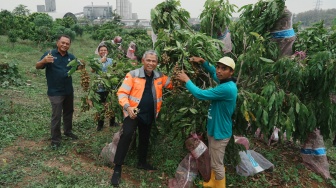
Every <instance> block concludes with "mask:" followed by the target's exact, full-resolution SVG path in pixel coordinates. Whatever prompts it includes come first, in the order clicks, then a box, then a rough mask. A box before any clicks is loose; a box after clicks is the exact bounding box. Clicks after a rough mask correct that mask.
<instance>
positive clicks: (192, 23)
mask: <svg viewBox="0 0 336 188" xmlns="http://www.w3.org/2000/svg"><path fill="white" fill-rule="evenodd" d="M188 22H189V23H190V24H191V25H195V24H200V23H201V20H200V19H199V18H189V19H188Z"/></svg>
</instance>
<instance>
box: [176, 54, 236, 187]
mask: <svg viewBox="0 0 336 188" xmlns="http://www.w3.org/2000/svg"><path fill="white" fill-rule="evenodd" d="M190 61H192V62H197V63H202V66H203V68H204V69H205V70H206V71H208V72H209V73H210V75H211V77H212V78H213V79H214V80H215V81H216V82H217V83H218V85H217V86H216V87H214V88H209V89H206V90H202V89H200V88H199V87H197V86H196V85H195V84H194V83H193V82H192V81H191V80H190V78H189V77H188V76H187V75H186V74H185V73H184V72H183V71H182V72H181V73H179V74H178V75H177V78H178V79H179V80H181V81H183V82H186V85H185V86H186V88H187V89H188V90H189V91H190V93H192V94H193V96H194V97H196V98H198V99H200V100H210V101H211V104H210V107H209V110H208V121H207V134H208V142H209V152H210V157H211V179H210V181H209V182H205V183H204V184H203V186H204V187H216V188H224V187H225V168H224V154H225V148H226V146H227V144H228V142H229V140H230V138H231V136H232V119H231V117H232V114H233V112H234V110H235V108H236V100H237V95H238V89H237V85H236V83H235V79H234V78H233V77H232V75H233V73H234V69H235V63H234V61H233V59H231V58H230V57H223V58H221V59H220V60H218V61H217V62H216V68H215V67H214V66H213V65H211V64H210V63H209V62H207V61H205V60H204V59H203V58H201V57H192V58H190Z"/></svg>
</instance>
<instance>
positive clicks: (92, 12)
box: [83, 4, 113, 20]
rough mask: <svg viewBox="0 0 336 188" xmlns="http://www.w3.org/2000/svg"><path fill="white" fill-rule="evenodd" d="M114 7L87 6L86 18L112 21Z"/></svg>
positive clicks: (84, 11)
mask: <svg viewBox="0 0 336 188" xmlns="http://www.w3.org/2000/svg"><path fill="white" fill-rule="evenodd" d="M112 10H113V9H112V6H110V5H109V4H107V5H93V4H92V5H87V6H85V7H84V8H83V13H84V17H85V18H88V19H91V20H94V19H110V18H111V17H112Z"/></svg>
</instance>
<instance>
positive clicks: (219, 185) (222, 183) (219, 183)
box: [214, 167, 226, 188]
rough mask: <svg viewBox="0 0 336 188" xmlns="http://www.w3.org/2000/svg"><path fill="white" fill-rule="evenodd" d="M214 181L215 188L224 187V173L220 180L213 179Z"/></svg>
mask: <svg viewBox="0 0 336 188" xmlns="http://www.w3.org/2000/svg"><path fill="white" fill-rule="evenodd" d="M224 172H225V167H224ZM214 182H215V188H225V187H226V173H225V175H224V178H223V179H221V180H216V179H215V180H214Z"/></svg>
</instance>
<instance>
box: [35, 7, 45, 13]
mask: <svg viewBox="0 0 336 188" xmlns="http://www.w3.org/2000/svg"><path fill="white" fill-rule="evenodd" d="M37 12H45V6H44V5H37Z"/></svg>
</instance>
